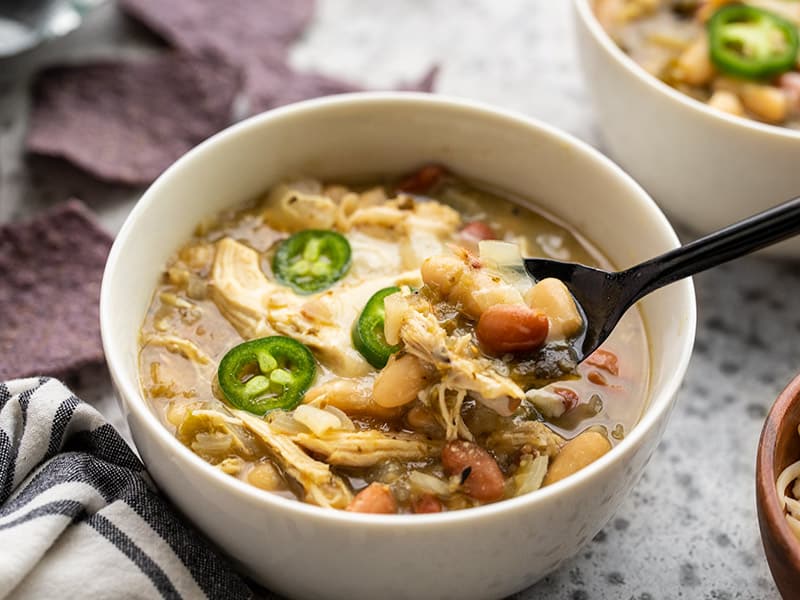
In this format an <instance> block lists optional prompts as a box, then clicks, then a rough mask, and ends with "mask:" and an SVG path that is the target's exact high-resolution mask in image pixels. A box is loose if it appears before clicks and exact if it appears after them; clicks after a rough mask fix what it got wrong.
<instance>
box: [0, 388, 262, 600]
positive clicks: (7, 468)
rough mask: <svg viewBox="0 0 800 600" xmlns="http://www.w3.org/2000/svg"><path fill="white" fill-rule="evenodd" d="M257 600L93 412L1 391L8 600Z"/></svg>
mask: <svg viewBox="0 0 800 600" xmlns="http://www.w3.org/2000/svg"><path fill="white" fill-rule="evenodd" d="M158 597H163V598H204V597H207V598H214V599H216V598H252V597H253V592H252V591H251V590H250V589H249V588H248V586H247V585H246V584H245V582H244V581H243V580H242V579H241V578H240V577H239V576H238V575H237V574H236V573H234V571H233V570H232V569H231V567H230V566H229V565H228V564H227V563H226V561H225V560H224V559H223V558H222V557H221V556H220V555H219V554H217V553H216V552H215V551H214V550H213V549H211V547H210V546H209V545H208V543H207V542H206V540H205V539H204V538H203V537H202V536H201V535H200V534H199V533H198V532H197V531H196V530H194V529H193V528H192V527H191V526H189V525H188V524H187V523H185V522H184V521H183V520H181V518H180V517H178V515H177V514H176V513H175V512H174V511H173V509H172V507H171V506H170V505H169V504H168V502H167V501H165V500H164V499H163V498H162V497H160V496H159V495H158V493H157V492H156V491H155V488H154V486H153V484H152V482H151V481H150V479H149V477H148V476H147V473H146V471H145V470H144V466H143V465H142V463H141V462H140V461H139V459H138V458H137V457H136V455H135V454H134V453H133V452H132V451H131V449H130V448H129V447H128V446H127V444H126V443H125V442H124V440H123V439H122V438H121V437H120V435H119V434H118V433H117V432H116V431H115V430H114V429H113V428H112V427H111V425H109V424H108V423H107V422H106V421H105V420H104V419H103V417H102V416H101V415H100V413H98V412H97V411H96V410H95V409H94V408H92V407H91V406H89V405H88V404H86V403H84V402H82V401H80V400H79V399H78V398H76V397H75V396H74V395H73V394H72V393H71V392H70V391H69V390H68V389H67V388H66V387H65V386H64V385H63V384H62V383H61V382H59V381H58V380H56V379H50V378H45V377H43V378H31V379H17V380H12V381H8V382H6V383H0V598H158Z"/></svg>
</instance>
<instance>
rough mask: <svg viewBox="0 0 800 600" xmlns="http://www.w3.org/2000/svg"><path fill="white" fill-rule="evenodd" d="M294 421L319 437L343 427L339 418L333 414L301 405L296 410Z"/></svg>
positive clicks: (314, 407)
mask: <svg viewBox="0 0 800 600" xmlns="http://www.w3.org/2000/svg"><path fill="white" fill-rule="evenodd" d="M294 419H295V421H299V422H300V423H302V424H303V425H305V426H306V427H308V428H309V429H310V430H311V431H313V432H314V435H317V436H321V435H323V434H324V433H325V432H326V431H328V430H330V429H340V428H341V426H342V422H341V421H340V420H339V417H337V416H336V415H334V414H333V413H330V412H328V411H326V410H322V409H321V408H317V407H316V406H309V405H308V404H301V405H300V406H298V407H297V408H295V409H294Z"/></svg>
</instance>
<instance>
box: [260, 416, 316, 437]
mask: <svg viewBox="0 0 800 600" xmlns="http://www.w3.org/2000/svg"><path fill="white" fill-rule="evenodd" d="M269 426H270V429H272V430H273V431H274V432H275V433H282V434H285V435H294V434H297V433H308V432H309V431H310V430H309V428H308V427H306V426H305V425H303V424H302V423H301V422H300V421H298V420H296V419H295V418H294V417H292V415H291V413H288V412H285V411H282V410H276V411H273V412H271V413H270V415H269Z"/></svg>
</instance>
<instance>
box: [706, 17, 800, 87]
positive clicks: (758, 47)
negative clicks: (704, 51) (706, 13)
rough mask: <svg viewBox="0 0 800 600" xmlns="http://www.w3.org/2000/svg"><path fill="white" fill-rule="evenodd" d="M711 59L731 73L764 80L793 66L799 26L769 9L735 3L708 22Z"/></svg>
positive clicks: (720, 67)
mask: <svg viewBox="0 0 800 600" xmlns="http://www.w3.org/2000/svg"><path fill="white" fill-rule="evenodd" d="M708 35H709V47H710V54H711V61H712V62H713V63H714V64H715V65H716V66H717V68H719V69H720V70H721V71H724V72H726V73H728V74H730V75H736V76H739V77H745V78H748V79H763V78H766V77H772V76H775V75H780V74H781V73H784V72H785V71H789V70H791V69H793V68H794V66H795V64H796V61H797V48H798V35H797V28H796V27H795V26H794V24H792V23H790V22H789V21H787V20H785V19H783V18H782V17H779V16H778V15H776V14H773V13H771V12H769V11H766V10H762V9H760V8H756V7H754V6H747V5H745V4H732V5H728V6H724V7H722V8H720V9H719V10H718V11H717V12H715V13H714V14H713V15H712V16H711V18H710V19H709V21H708Z"/></svg>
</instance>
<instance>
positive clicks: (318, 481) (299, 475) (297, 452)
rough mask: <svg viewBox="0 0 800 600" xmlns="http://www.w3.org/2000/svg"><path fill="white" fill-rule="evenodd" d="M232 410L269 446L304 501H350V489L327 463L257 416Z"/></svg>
mask: <svg viewBox="0 0 800 600" xmlns="http://www.w3.org/2000/svg"><path fill="white" fill-rule="evenodd" d="M233 412H234V414H235V415H236V416H237V417H239V418H240V419H241V420H242V423H243V424H244V425H245V426H246V427H247V428H248V429H249V430H250V431H252V432H253V433H254V434H255V435H256V436H257V437H258V438H259V439H260V440H261V441H263V442H264V443H265V444H266V445H267V446H268V447H269V449H270V451H271V453H272V457H273V460H274V461H275V464H277V465H278V466H279V467H280V468H281V470H282V471H283V472H284V473H285V474H286V475H287V476H289V477H291V478H292V479H294V480H295V481H297V483H299V484H300V486H301V487H302V488H303V490H304V492H305V496H306V501H307V502H312V503H314V504H318V505H319V506H325V507H330V508H345V507H346V506H347V505H348V504H349V503H350V501H351V500H352V499H353V494H352V492H351V491H350V488H349V487H348V486H347V484H346V483H345V482H344V480H343V479H342V478H341V477H339V476H338V475H335V474H334V473H332V472H331V469H330V467H329V466H328V465H326V464H325V463H323V462H320V461H318V460H314V459H313V458H311V457H310V456H308V455H307V454H306V453H305V452H303V450H302V449H301V448H300V446H298V445H297V444H296V443H294V442H293V441H292V440H291V439H289V438H288V437H286V436H284V435H280V434H278V433H275V432H274V431H272V429H271V428H270V426H269V424H268V423H267V422H265V421H264V420H262V419H260V418H259V417H256V416H253V415H252V414H250V413H248V412H246V411H243V410H234V411H233Z"/></svg>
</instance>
